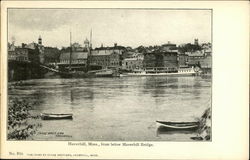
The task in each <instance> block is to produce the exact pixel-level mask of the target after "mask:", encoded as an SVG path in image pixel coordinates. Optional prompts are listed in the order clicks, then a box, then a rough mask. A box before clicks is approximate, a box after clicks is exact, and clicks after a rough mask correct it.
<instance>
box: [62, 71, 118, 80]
mask: <svg viewBox="0 0 250 160" xmlns="http://www.w3.org/2000/svg"><path fill="white" fill-rule="evenodd" d="M61 77H62V78H95V77H114V72H113V71H112V70H109V69H106V70H94V71H89V72H68V73H62V74H61Z"/></svg>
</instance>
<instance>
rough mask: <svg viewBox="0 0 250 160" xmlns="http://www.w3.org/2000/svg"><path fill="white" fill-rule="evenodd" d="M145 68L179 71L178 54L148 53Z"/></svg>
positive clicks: (144, 63)
mask: <svg viewBox="0 0 250 160" xmlns="http://www.w3.org/2000/svg"><path fill="white" fill-rule="evenodd" d="M143 66H144V68H168V69H173V70H177V68H178V61H177V52H161V51H154V52H153V53H146V54H145V55H144V61H143Z"/></svg>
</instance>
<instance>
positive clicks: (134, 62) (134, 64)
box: [122, 53, 144, 70]
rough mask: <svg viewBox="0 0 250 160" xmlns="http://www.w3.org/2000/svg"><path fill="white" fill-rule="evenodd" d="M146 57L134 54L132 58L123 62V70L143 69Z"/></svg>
mask: <svg viewBox="0 0 250 160" xmlns="http://www.w3.org/2000/svg"><path fill="white" fill-rule="evenodd" d="M143 59H144V55H143V54H142V53H134V54H132V55H131V57H128V58H125V59H123V60H122V69H124V70H134V69H142V68H143Z"/></svg>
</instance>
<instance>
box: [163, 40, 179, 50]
mask: <svg viewBox="0 0 250 160" xmlns="http://www.w3.org/2000/svg"><path fill="white" fill-rule="evenodd" d="M161 48H162V51H164V52H177V51H178V50H177V47H176V44H172V43H170V42H168V43H167V44H163V45H162V46H161Z"/></svg>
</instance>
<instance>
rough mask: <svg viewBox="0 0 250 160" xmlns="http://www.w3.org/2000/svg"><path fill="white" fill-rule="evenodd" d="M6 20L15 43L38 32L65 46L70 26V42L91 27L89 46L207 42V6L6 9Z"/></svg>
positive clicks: (81, 38)
mask: <svg viewBox="0 0 250 160" xmlns="http://www.w3.org/2000/svg"><path fill="white" fill-rule="evenodd" d="M8 20H9V23H8V27H9V28H8V32H9V33H8V36H9V37H8V38H9V42H11V41H12V40H13V39H15V44H16V45H20V44H21V43H30V42H33V41H34V42H37V39H38V36H39V35H41V37H42V39H43V44H44V45H45V46H53V47H59V48H60V47H62V46H69V35H70V34H69V33H70V30H71V32H72V42H79V43H80V44H83V41H84V39H86V37H87V38H88V39H89V36H90V30H91V29H92V32H93V33H92V43H93V47H99V46H100V45H101V44H102V43H103V45H104V46H113V44H114V43H118V45H124V46H131V47H137V46H139V45H145V46H149V45H161V44H164V43H167V42H168V41H170V42H172V43H176V44H181V43H190V42H191V43H193V41H194V38H198V39H199V42H211V11H210V10H145V9H144V10H143V9H142V10H135V9H9V10H8ZM13 37H14V38H13Z"/></svg>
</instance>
